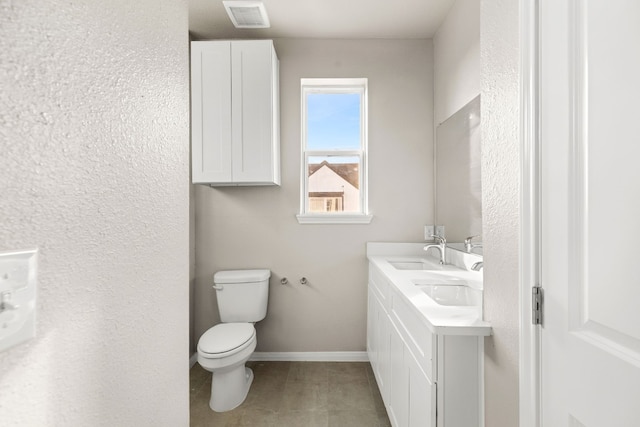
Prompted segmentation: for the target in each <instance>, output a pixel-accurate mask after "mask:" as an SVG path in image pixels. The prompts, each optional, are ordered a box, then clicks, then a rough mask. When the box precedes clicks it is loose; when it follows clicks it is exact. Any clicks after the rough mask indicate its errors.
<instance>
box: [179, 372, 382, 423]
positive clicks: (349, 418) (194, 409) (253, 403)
mask: <svg viewBox="0 0 640 427" xmlns="http://www.w3.org/2000/svg"><path fill="white" fill-rule="evenodd" d="M247 366H248V367H250V368H251V369H253V372H254V375H255V377H254V380H253V385H252V386H251V390H250V391H249V395H248V396H247V399H246V400H245V401H244V403H243V404H242V405H240V407H238V408H236V409H234V410H232V411H229V412H223V413H217V412H214V411H212V410H211V409H210V408H209V396H210V393H211V374H210V373H209V372H207V371H205V370H204V369H202V368H201V367H200V365H198V364H197V363H196V364H195V365H194V367H193V368H191V371H190V378H189V382H190V387H191V396H190V399H191V426H192V427H205V426H206V427H209V426H211V427H214V426H215V427H231V426H233V427H241V426H242V427H244V426H247V427H249V426H250V427H263V426H264V427H288V426H291V427H360V426H362V427H390V426H391V424H390V423H389V419H388V417H387V413H386V411H385V409H384V403H382V398H381V397H380V393H379V391H378V387H377V385H376V380H375V378H374V377H373V371H372V370H371V365H369V363H352V362H249V363H247Z"/></svg>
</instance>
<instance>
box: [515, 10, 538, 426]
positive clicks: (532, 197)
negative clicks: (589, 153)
mask: <svg viewBox="0 0 640 427" xmlns="http://www.w3.org/2000/svg"><path fill="white" fill-rule="evenodd" d="M519 3H520V138H521V146H520V166H521V171H520V242H521V243H520V348H519V359H520V360H519V362H520V367H519V392H520V398H519V400H520V401H519V404H520V405H519V407H520V408H519V410H520V427H540V426H541V415H542V407H541V401H542V399H541V392H542V388H541V378H542V370H541V345H540V342H541V341H540V333H541V330H540V329H541V326H540V325H533V323H532V316H533V313H532V308H531V293H532V288H534V287H536V286H539V284H540V271H541V270H540V232H541V227H540V139H539V135H540V132H539V130H540V113H539V105H540V103H539V101H540V83H539V77H540V69H539V65H540V61H539V57H540V56H539V40H540V28H539V0H519ZM542 321H543V322H544V318H543V319H542Z"/></svg>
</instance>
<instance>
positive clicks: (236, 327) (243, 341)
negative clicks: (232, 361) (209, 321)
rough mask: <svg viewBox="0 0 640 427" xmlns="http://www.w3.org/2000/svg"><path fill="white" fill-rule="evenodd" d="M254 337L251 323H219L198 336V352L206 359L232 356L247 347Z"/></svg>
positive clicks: (254, 331) (254, 330)
mask: <svg viewBox="0 0 640 427" xmlns="http://www.w3.org/2000/svg"><path fill="white" fill-rule="evenodd" d="M255 337H256V329H255V328H254V327H253V324H252V323H220V324H218V325H216V326H214V327H212V328H210V329H209V330H208V331H207V332H205V333H204V335H202V337H200V340H199V341H198V353H199V354H200V355H201V356H202V357H205V358H207V359H220V358H224V357H228V356H232V355H234V354H236V353H239V352H241V351H242V350H244V349H245V348H247V347H249V346H250V345H251V344H252V343H253V342H254V341H255Z"/></svg>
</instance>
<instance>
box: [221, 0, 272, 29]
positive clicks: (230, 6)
mask: <svg viewBox="0 0 640 427" xmlns="http://www.w3.org/2000/svg"><path fill="white" fill-rule="evenodd" d="M222 3H223V4H224V8H225V9H226V10H227V13H228V14H229V18H231V22H233V25H235V27H236V28H269V27H270V26H271V24H269V17H268V16H267V9H265V7H264V4H262V2H261V1H235V0H234V1H223V2H222Z"/></svg>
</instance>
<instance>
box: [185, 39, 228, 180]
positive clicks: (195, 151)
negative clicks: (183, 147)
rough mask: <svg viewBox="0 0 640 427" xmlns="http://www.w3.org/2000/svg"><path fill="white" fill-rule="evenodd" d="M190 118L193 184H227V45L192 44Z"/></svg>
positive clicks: (222, 42)
mask: <svg viewBox="0 0 640 427" xmlns="http://www.w3.org/2000/svg"><path fill="white" fill-rule="evenodd" d="M191 117H192V123H191V129H192V130H191V132H192V136H191V139H192V163H193V166H192V171H193V172H192V175H193V176H192V179H193V182H194V183H200V182H204V183H209V182H230V181H231V43H230V42H225V41H221V42H192V44H191Z"/></svg>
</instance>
